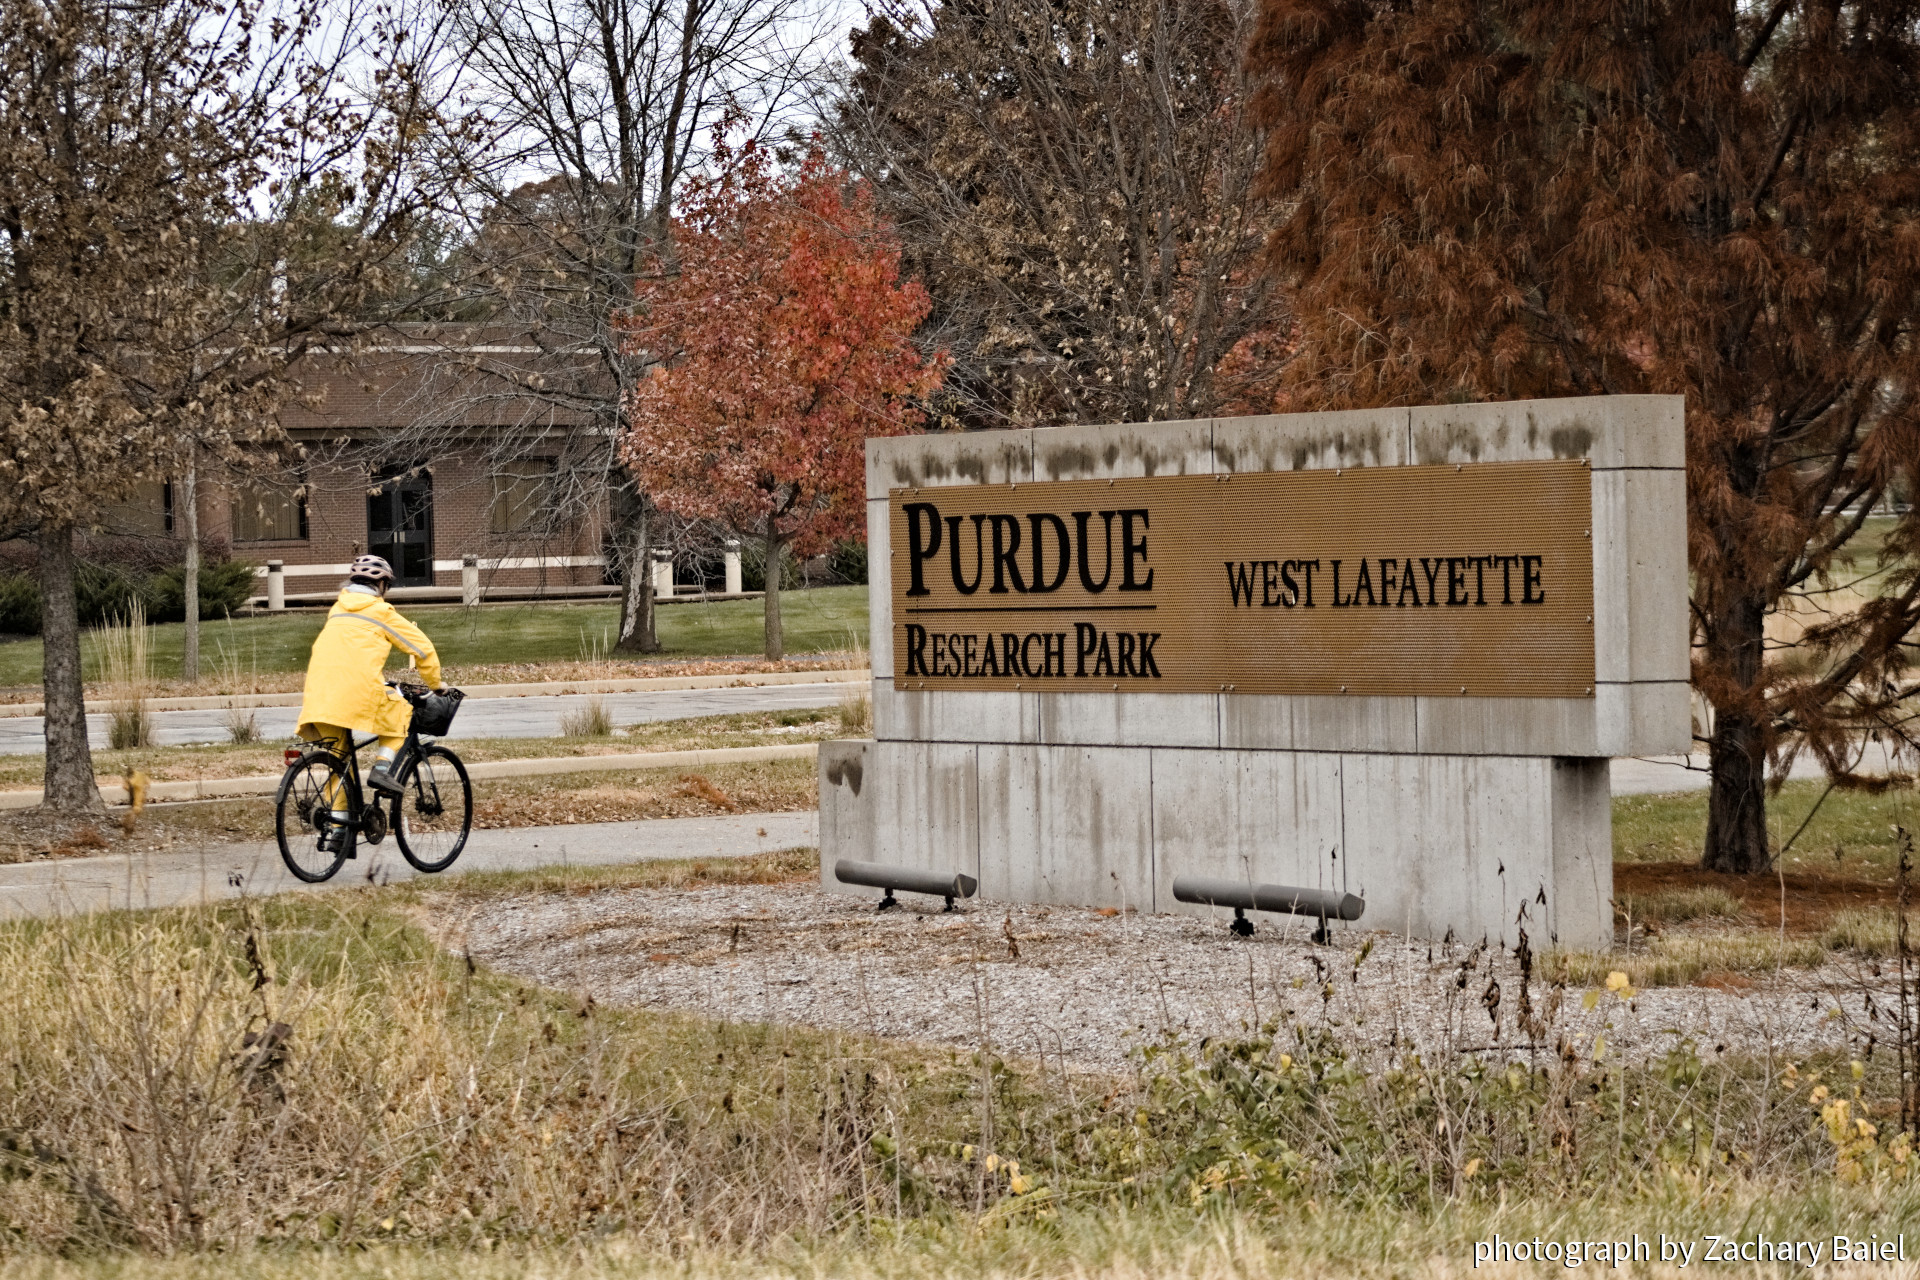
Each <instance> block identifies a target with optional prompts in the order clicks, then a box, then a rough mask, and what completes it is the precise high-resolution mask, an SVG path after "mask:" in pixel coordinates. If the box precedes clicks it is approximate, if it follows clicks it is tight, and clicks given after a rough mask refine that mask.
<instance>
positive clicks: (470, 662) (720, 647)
mask: <svg viewBox="0 0 1920 1280" xmlns="http://www.w3.org/2000/svg"><path fill="white" fill-rule="evenodd" d="M780 600H781V616H782V619H783V621H784V623H785V627H784V630H785V634H786V647H787V652H788V653H790V654H806V653H821V652H828V651H832V650H840V649H848V648H851V647H852V646H853V645H854V644H856V643H857V644H859V645H860V646H862V647H864V646H865V643H866V634H867V589H866V588H865V587H816V588H814V589H813V590H811V591H789V592H783V593H782V594H781V597H780ZM401 612H402V613H406V612H407V610H406V607H405V606H404V605H403V606H401ZM411 616H412V618H413V620H414V621H415V622H418V623H419V624H420V627H421V629H422V630H424V631H425V632H426V633H427V634H428V635H429V636H431V637H432V638H433V643H434V647H435V648H437V649H438V650H439V651H440V659H441V661H443V662H445V663H447V664H449V665H451V666H457V667H467V666H483V665H491V664H502V663H528V662H555V661H560V662H573V661H579V660H581V659H593V658H599V657H603V656H605V655H606V652H607V649H608V646H609V645H610V644H611V642H612V639H613V633H614V629H615V627H617V626H618V625H619V613H618V610H617V609H616V607H615V606H614V605H611V604H515V605H489V606H487V607H485V608H482V609H477V610H473V611H471V612H469V611H467V610H463V609H445V608H435V609H420V610H417V611H415V612H414V613H412V614H411ZM659 616H660V640H661V643H662V644H663V645H664V646H665V647H666V650H667V654H668V655H669V656H697V657H716V656H724V655H735V654H740V655H753V654H758V653H761V652H762V651H763V650H764V646H765V632H764V630H763V628H762V620H761V604H760V602H759V601H758V600H729V601H724V602H718V603H713V604H675V605H668V606H666V607H664V608H662V609H661V610H660V615H659ZM325 621H326V618H325V615H324V614H318V613H290V614H283V615H280V616H266V617H253V618H237V619H232V620H228V621H223V622H208V623H204V624H202V629H201V640H200V647H201V664H202V673H203V674H214V673H219V672H223V671H224V670H226V669H227V664H233V665H234V666H235V667H236V668H237V671H238V673H239V674H241V675H246V674H249V673H258V674H261V675H267V674H271V673H277V672H286V671H299V670H301V669H303V668H304V667H305V666H306V664H307V653H308V650H309V649H311V648H312V646H313V638H314V636H316V635H317V634H319V631H320V628H321V626H322V625H323V624H324V623H325ZM184 631H185V627H184V626H183V625H182V624H180V623H167V624H162V625H158V626H155V627H154V628H153V637H152V653H153V667H154V671H153V674H154V676H155V677H156V678H158V679H161V680H168V679H174V678H177V677H178V676H179V674H180V645H181V636H182V634H183V632H184ZM92 675H93V672H92V670H91V664H89V671H88V676H89V677H90V678H91V677H92ZM39 682H40V642H39V641H38V640H26V641H19V642H16V643H12V644H5V645H0V687H6V686H11V685H35V684H38V683H39Z"/></svg>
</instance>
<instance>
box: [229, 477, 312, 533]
mask: <svg viewBox="0 0 1920 1280" xmlns="http://www.w3.org/2000/svg"><path fill="white" fill-rule="evenodd" d="M233 540H234V541H235V542H305V541H306V540H307V493H306V489H305V488H304V487H303V486H301V485H298V484H292V483H288V484H269V483H264V482H261V481H250V482H244V483H241V484H237V485H235V486H234V489H233Z"/></svg>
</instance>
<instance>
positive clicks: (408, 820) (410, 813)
mask: <svg viewBox="0 0 1920 1280" xmlns="http://www.w3.org/2000/svg"><path fill="white" fill-rule="evenodd" d="M401 785H403V786H404V787H406V789H407V790H406V794H404V795H401V796H396V797H395V798H394V801H393V835H394V839H395V840H396V841H397V842H398V843H399V845H400V853H401V856H403V857H404V858H406V860H407V861H408V862H410V863H412V864H413V867H414V869H415V870H416V871H428V872H432V871H445V870H446V869H447V868H448V867H450V866H452V865H453V860H454V859H455V858H457V857H459V856H460V851H461V850H462V849H464V848H466V847H467V833H468V832H469V831H471V830H472V829H473V784H472V783H470V782H468V781H467V766H465V765H464V764H461V763H460V757H459V756H457V755H455V754H453V752H451V751H449V750H447V749H446V748H445V747H442V746H439V745H435V746H431V747H422V748H420V754H419V755H417V756H415V757H414V760H413V763H412V765H411V766H409V767H408V769H407V775H406V777H404V778H402V779H401Z"/></svg>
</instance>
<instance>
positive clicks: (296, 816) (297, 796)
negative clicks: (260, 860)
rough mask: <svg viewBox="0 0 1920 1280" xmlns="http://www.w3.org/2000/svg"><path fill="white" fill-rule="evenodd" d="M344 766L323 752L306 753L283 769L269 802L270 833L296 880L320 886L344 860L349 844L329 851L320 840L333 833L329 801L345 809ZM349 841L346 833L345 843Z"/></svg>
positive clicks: (349, 835) (345, 767)
mask: <svg viewBox="0 0 1920 1280" xmlns="http://www.w3.org/2000/svg"><path fill="white" fill-rule="evenodd" d="M346 776H347V766H346V762H345V761H344V760H342V759H341V758H340V757H339V756H336V755H333V754H331V753H330V752H326V751H309V752H308V753H307V754H306V755H303V756H301V757H300V758H299V759H298V760H296V761H294V762H293V763H292V764H290V765H288V766H287V771H286V773H285V774H284V775H283V776H282V777H281V779H280V789H279V790H278V791H277V792H275V793H274V798H273V834H274V838H275V839H276V840H278V841H279V843H280V860H281V861H282V862H284V863H286V864H287V870H289V871H291V872H293V874H294V876H295V877H296V878H297V879H300V880H304V881H306V882H307V883H308V884H318V883H320V882H321V881H322V880H325V879H328V878H329V877H331V876H332V875H333V873H334V872H336V871H338V870H339V869H340V864H341V863H343V862H345V861H346V860H347V856H346V851H347V841H346V840H343V841H341V842H340V848H339V849H338V850H336V851H334V852H331V853H329V852H328V851H327V850H325V849H323V848H321V847H320V841H321V837H323V836H324V835H326V834H327V832H328V831H330V830H332V829H333V822H332V819H331V816H330V815H331V813H332V810H333V801H334V800H336V799H338V800H339V801H340V804H341V807H343V808H344V807H345V800H344V795H345V787H346V785H347V782H346ZM352 838H353V836H352V833H351V832H348V833H347V839H348V840H351V839H352Z"/></svg>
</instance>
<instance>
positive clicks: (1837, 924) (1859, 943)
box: [1820, 908, 1913, 956]
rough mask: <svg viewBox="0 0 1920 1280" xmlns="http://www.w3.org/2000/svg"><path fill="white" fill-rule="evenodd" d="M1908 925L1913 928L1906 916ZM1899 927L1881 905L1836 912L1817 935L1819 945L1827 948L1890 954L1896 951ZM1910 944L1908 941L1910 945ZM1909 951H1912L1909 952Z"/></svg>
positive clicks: (1876, 954) (1869, 954)
mask: <svg viewBox="0 0 1920 1280" xmlns="http://www.w3.org/2000/svg"><path fill="white" fill-rule="evenodd" d="M1907 920H1908V928H1909V929H1912V928H1913V918H1912V917H1911V916H1909V917H1908V918H1907ZM1898 937H1899V934H1898V929H1897V925H1896V921H1895V918H1894V913H1893V912H1892V911H1889V910H1886V909H1884V908H1869V909H1866V910H1853V911H1836V912H1835V913H1834V914H1833V918H1832V919H1830V920H1829V921H1827V927H1826V929H1825V930H1824V931H1823V932H1822V933H1821V935H1820V944H1821V945H1822V946H1824V947H1826V948H1827V949H1828V950H1830V951H1857V952H1859V953H1860V954H1861V955H1866V956H1891V955H1893V954H1894V953H1895V944H1896V943H1897V941H1898ZM1909 945H1911V943H1910V944H1909ZM1909 954H1911V952H1909Z"/></svg>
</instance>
